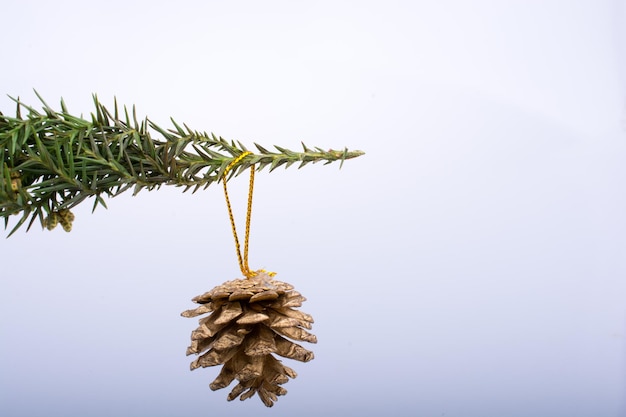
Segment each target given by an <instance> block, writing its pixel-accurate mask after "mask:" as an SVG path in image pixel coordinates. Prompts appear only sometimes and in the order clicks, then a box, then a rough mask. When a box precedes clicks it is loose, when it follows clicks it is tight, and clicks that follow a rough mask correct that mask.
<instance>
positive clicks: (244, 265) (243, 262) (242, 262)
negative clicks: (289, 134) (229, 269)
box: [222, 152, 256, 278]
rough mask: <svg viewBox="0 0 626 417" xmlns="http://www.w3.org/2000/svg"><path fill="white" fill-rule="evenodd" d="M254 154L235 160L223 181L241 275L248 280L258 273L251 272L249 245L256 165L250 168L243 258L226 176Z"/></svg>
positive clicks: (248, 153) (229, 165)
mask: <svg viewBox="0 0 626 417" xmlns="http://www.w3.org/2000/svg"><path fill="white" fill-rule="evenodd" d="M251 153H252V152H244V153H242V154H241V155H239V156H238V157H237V158H235V159H234V160H233V161H232V162H231V163H230V164H228V166H227V167H226V169H225V170H224V174H223V176H222V181H223V183H224V197H225V198H226V206H227V207H228V217H229V218H230V225H231V227H232V230H233V237H234V238H235V247H236V248H237V260H238V261H239V269H241V273H242V274H243V275H245V276H246V277H247V278H251V277H253V276H255V275H256V272H254V271H250V266H249V265H248V243H249V241H250V219H251V217H252V192H253V189H254V165H252V166H251V167H250V185H249V190H248V209H247V211H246V234H245V238H244V245H243V257H242V256H241V245H240V244H239V238H238V237H237V227H236V225H235V217H234V216H233V210H232V208H231V205H230V199H229V198H228V190H227V189H226V181H227V178H226V176H227V175H228V172H229V171H230V170H231V169H232V168H233V167H234V166H235V165H237V163H239V162H240V161H241V160H242V159H243V158H245V157H246V156H248V155H250V154H251Z"/></svg>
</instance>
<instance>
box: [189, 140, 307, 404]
mask: <svg viewBox="0 0 626 417" xmlns="http://www.w3.org/2000/svg"><path fill="white" fill-rule="evenodd" d="M248 154H249V152H244V153H242V154H241V155H240V156H239V157H238V158H236V159H235V160H234V161H233V162H231V163H230V165H229V166H228V167H227V168H226V169H225V170H224V174H223V176H222V180H223V184H224V196H225V198H226V205H227V207H228V214H229V217H230V221H231V225H232V230H233V236H234V238H235V246H236V249H237V257H238V260H239V267H240V269H241V272H242V274H243V275H244V278H240V279H235V280H232V281H228V282H225V283H223V284H222V285H219V286H217V287H215V288H213V289H212V290H211V291H209V292H207V293H205V294H202V295H200V296H197V297H195V298H194V299H193V301H194V302H195V303H197V304H200V306H199V307H197V308H195V309H192V310H187V311H185V312H183V313H182V316H183V317H197V316H202V315H204V314H208V315H207V316H205V317H203V318H201V319H200V320H199V323H200V324H199V327H198V328H197V329H196V330H194V331H193V332H192V333H191V345H190V346H189V347H188V348H187V355H191V354H196V355H200V356H199V357H198V358H197V359H196V360H194V361H193V362H192V363H191V370H194V369H197V368H200V367H202V368H205V367H209V366H217V365H222V370H221V371H220V373H219V375H218V376H217V378H215V380H214V381H213V382H212V383H211V384H210V385H209V387H210V388H211V389H212V390H214V391H215V390H218V389H221V388H225V387H227V386H229V385H230V384H231V383H232V382H233V381H234V380H235V379H236V380H237V381H238V384H237V385H235V387H234V388H233V389H232V390H231V392H230V394H228V397H227V400H228V401H232V400H234V399H235V398H237V397H240V398H241V400H245V399H248V398H250V397H252V396H253V395H254V394H255V393H256V394H258V396H259V398H260V399H261V401H263V403H264V404H265V405H266V406H267V407H271V406H272V405H274V402H275V401H276V400H277V399H278V396H279V395H285V394H286V393H287V390H286V389H284V388H283V387H281V385H282V384H284V383H286V382H287V381H289V378H295V377H296V375H297V374H296V372H295V371H294V370H293V369H291V368H289V367H288V366H285V365H283V364H282V362H281V361H280V360H278V359H277V358H276V357H275V356H274V355H278V356H281V357H284V358H289V359H295V360H298V361H301V362H308V361H310V360H311V359H313V357H314V356H313V352H311V351H309V350H307V349H305V348H303V347H302V346H300V345H299V344H297V343H294V342H293V340H296V341H305V342H309V343H317V338H316V337H315V336H314V335H313V334H311V333H309V332H307V331H306V330H305V329H311V326H312V323H313V318H312V317H311V316H310V315H308V314H306V313H303V312H301V311H298V310H296V309H294V307H300V306H301V305H302V303H303V302H304V301H305V300H306V299H305V298H304V297H303V296H302V295H301V294H300V293H299V292H297V291H295V290H294V287H293V286H292V285H290V284H288V283H285V282H281V281H277V280H274V279H273V277H274V275H275V273H273V272H267V271H264V270H259V271H251V270H250V268H249V266H248V241H249V235H250V216H251V212H252V190H253V186H254V166H252V167H251V168H250V188H249V193H248V210H247V216H246V234H245V241H244V254H243V256H242V255H241V250H240V245H239V239H238V237H237V231H236V227H235V221H234V217H233V214H232V209H231V205H230V200H229V198H228V191H227V189H226V178H227V177H226V176H227V174H228V172H229V171H230V170H231V169H232V168H233V167H234V166H235V165H236V164H237V163H238V162H239V161H241V160H242V159H243V158H244V157H245V156H246V155H248ZM290 339H291V340H290Z"/></svg>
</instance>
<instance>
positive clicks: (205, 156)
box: [0, 96, 363, 236]
mask: <svg viewBox="0 0 626 417" xmlns="http://www.w3.org/2000/svg"><path fill="white" fill-rule="evenodd" d="M39 99H40V100H41V102H42V103H43V112H42V113H40V112H38V111H37V110H35V109H34V108H32V107H30V106H27V105H26V104H24V103H22V102H21V101H19V99H13V100H14V101H15V102H16V103H17V110H16V116H15V117H9V116H5V115H3V114H2V113H0V159H2V161H3V162H2V167H1V168H2V171H1V172H0V216H1V217H3V218H4V224H5V228H7V226H8V222H9V217H10V216H11V215H14V214H20V213H21V214H22V217H21V218H20V219H19V220H18V222H17V224H16V225H15V226H14V227H13V229H12V230H11V232H10V233H9V236H10V235H11V234H13V233H14V232H15V231H16V230H17V229H19V227H20V226H22V225H23V224H24V223H25V222H26V221H27V220H28V218H29V217H30V221H29V223H28V228H27V230H28V229H30V227H31V226H32V224H33V222H34V221H35V219H37V218H38V219H39V220H40V223H41V225H42V227H48V229H51V228H52V227H54V226H55V225H56V223H57V222H61V223H62V225H63V227H64V228H65V229H66V230H68V231H69V229H71V220H72V219H73V215H72V214H71V212H69V209H71V208H72V207H74V206H76V205H77V204H79V203H81V202H83V201H84V200H85V199H87V198H88V197H94V198H95V200H94V206H93V209H94V210H95V208H96V207H97V206H98V204H100V205H103V206H104V207H106V204H105V202H104V199H103V198H102V196H103V195H106V196H109V197H114V196H116V195H118V194H120V193H122V192H124V191H126V190H128V189H130V188H133V189H134V191H133V192H134V194H137V193H138V192H139V191H141V190H142V189H144V188H145V189H147V190H153V189H155V188H159V187H160V186H161V185H163V184H166V185H175V186H179V187H184V188H185V189H184V192H185V191H187V190H189V189H191V188H193V192H196V191H197V190H198V189H200V188H207V187H208V186H209V185H211V184H212V183H214V182H217V181H219V180H220V179H221V177H222V174H223V172H224V170H225V169H226V167H227V166H228V164H229V163H230V162H231V161H232V160H233V159H235V158H236V157H237V156H239V155H241V154H242V153H243V152H246V151H247V149H246V148H245V146H243V145H242V144H241V143H239V142H237V143H235V142H234V141H230V142H229V141H227V140H225V139H223V138H221V137H217V136H215V135H214V134H211V135H209V134H207V133H206V132H204V133H200V132H197V131H193V130H191V129H190V128H189V127H187V125H183V126H180V125H179V124H177V123H176V122H175V121H174V120H172V124H173V126H174V129H169V130H166V129H163V128H161V127H159V126H158V125H156V124H154V123H153V122H152V121H150V120H148V119H144V120H142V121H138V119H137V115H136V113H135V108H134V107H133V109H132V116H131V115H129V112H128V109H127V108H126V107H124V109H123V114H120V113H119V111H118V106H117V102H115V106H114V111H113V114H111V112H109V111H108V110H107V109H106V108H105V107H104V106H103V105H102V104H101V103H100V102H99V101H98V98H97V97H96V96H94V98H93V99H94V104H95V107H96V112H95V114H91V120H85V119H83V118H82V117H77V116H73V115H71V114H70V113H69V112H68V111H67V108H66V106H65V103H64V102H63V101H62V100H61V111H60V112H57V111H54V110H53V109H52V108H51V107H50V106H48V105H47V104H46V103H45V101H44V100H43V99H42V98H41V97H39ZM23 110H25V111H26V112H27V115H26V117H24V118H23V117H22V111H23ZM151 131H154V132H157V133H158V134H160V136H162V138H160V139H155V138H153V137H152V134H151ZM255 146H256V148H257V149H258V151H259V152H258V153H253V154H250V155H247V156H246V157H245V158H244V159H243V160H242V161H241V162H240V163H239V165H238V166H237V167H235V168H234V169H232V171H231V172H230V173H229V177H231V176H233V175H238V174H239V173H241V172H243V171H244V170H245V169H246V168H249V167H250V166H252V165H257V166H258V170H261V169H263V168H265V167H266V166H268V167H269V171H270V172H271V171H273V170H274V169H276V168H278V167H280V166H283V165H284V166H285V167H289V166H290V165H292V164H293V163H296V162H299V163H300V166H299V167H303V166H304V165H306V164H308V163H311V162H312V163H315V162H319V161H324V162H325V164H328V163H331V162H334V161H340V162H341V164H343V161H344V160H346V159H351V158H355V157H358V156H360V155H363V152H361V151H348V150H347V149H345V150H341V151H337V150H332V149H331V150H328V151H324V150H322V149H320V148H315V149H310V148H308V147H307V146H306V145H304V144H302V146H303V148H304V150H303V152H294V151H291V150H288V149H285V148H282V147H279V146H275V148H276V152H272V151H269V150H267V149H266V148H264V147H262V146H260V145H257V144H255Z"/></svg>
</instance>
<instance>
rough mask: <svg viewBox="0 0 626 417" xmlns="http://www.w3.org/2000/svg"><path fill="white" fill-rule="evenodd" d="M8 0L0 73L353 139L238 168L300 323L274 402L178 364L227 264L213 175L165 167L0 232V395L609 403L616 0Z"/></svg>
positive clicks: (623, 241)
mask: <svg viewBox="0 0 626 417" xmlns="http://www.w3.org/2000/svg"><path fill="white" fill-rule="evenodd" d="M6 3H7V4H5V5H3V7H2V11H1V12H0V13H1V14H2V17H3V19H2V21H3V24H2V26H1V27H0V33H1V34H2V36H1V38H2V54H1V56H2V58H1V65H0V74H1V77H0V85H1V87H2V88H0V90H1V91H0V92H1V93H6V94H10V95H12V96H18V95H19V96H20V97H21V98H22V99H23V100H24V101H26V102H28V103H32V104H37V102H36V98H35V96H34V94H33V92H32V88H36V89H37V90H38V91H39V92H40V93H41V94H42V95H43V96H44V97H45V98H46V100H47V101H48V102H49V103H50V104H51V105H54V106H55V107H56V105H57V103H58V99H59V98H60V97H61V96H63V98H64V99H65V101H66V103H67V105H68V106H69V108H70V110H71V111H73V112H75V113H84V114H88V113H89V112H90V111H92V109H93V107H92V105H91V103H90V100H91V93H98V94H99V97H100V99H101V100H102V101H103V102H104V103H105V104H108V105H112V103H113V97H114V96H117V99H118V102H120V103H125V104H129V105H131V104H136V105H137V109H138V114H139V115H148V116H149V117H150V118H151V119H152V120H154V121H155V122H157V123H158V124H161V125H165V126H168V123H169V117H170V116H172V117H174V118H175V119H176V120H177V121H180V122H185V123H187V124H188V125H189V126H190V127H192V128H194V129H198V130H207V131H213V132H215V133H216V134H219V135H222V136H224V137H226V138H229V139H238V140H241V141H242V142H243V143H245V144H247V145H251V144H252V142H253V141H255V142H258V143H260V144H264V145H272V144H277V145H281V146H286V147H291V148H298V147H299V146H300V141H301V140H302V141H304V142H305V143H307V144H309V145H311V146H320V147H323V148H329V147H335V148H342V147H344V146H347V147H349V148H351V149H362V150H364V151H366V152H367V154H366V155H365V156H364V157H362V158H359V159H357V160H354V161H349V162H347V163H346V164H345V165H344V168H343V169H342V170H341V171H339V170H338V169H337V166H327V167H322V166H307V167H306V168H305V169H302V170H299V171H298V170H296V169H295V168H290V169H289V170H286V171H284V170H279V171H276V172H274V173H272V174H267V173H262V174H260V175H258V177H257V188H256V195H255V209H254V215H253V226H252V243H251V260H250V262H251V265H252V266H253V267H255V268H266V269H269V270H273V271H277V272H278V273H279V274H278V276H277V278H278V279H281V280H284V281H287V282H290V283H292V284H294V285H295V286H296V288H297V289H298V290H299V291H300V292H302V293H303V294H304V295H305V296H307V298H308V301H307V302H306V303H305V304H304V306H303V310H304V311H306V312H308V313H310V314H312V315H313V316H314V317H315V319H316V322H315V325H314V332H315V333H316V334H317V336H318V338H319V343H318V344H317V345H316V346H313V348H314V351H315V354H316V358H315V360H314V361H312V362H310V363H307V364H301V363H294V362H290V363H289V365H290V366H292V367H293V368H295V369H296V370H297V371H298V373H299V376H298V378H297V379H295V380H293V381H291V382H289V383H288V384H287V385H286V386H285V387H286V388H287V389H288V390H289V393H288V395H287V396H285V397H281V398H280V400H279V401H278V403H277V404H276V405H275V406H274V408H272V409H266V408H265V407H264V406H263V405H262V404H261V403H260V401H259V400H258V399H257V398H254V399H253V400H249V401H246V402H243V403H242V402H240V401H235V402H233V403H227V402H226V401H225V397H226V394H227V391H226V390H221V391H217V392H212V391H210V390H209V388H208V384H209V383H210V381H212V379H213V378H214V377H215V375H216V373H217V369H204V370H196V371H194V372H190V371H189V369H188V368H189V362H190V360H191V359H192V358H187V357H185V355H184V353H185V348H186V346H187V344H188V341H189V334H190V332H191V330H192V329H193V328H194V327H195V324H196V322H195V320H190V319H184V318H181V317H180V316H179V314H180V312H181V311H182V310H185V309H187V308H191V307H192V303H191V301H190V299H191V298H192V297H193V296H195V295H197V294H200V293H202V292H204V291H206V290H209V289H210V288H212V287H213V286H215V285H217V284H220V283H221V282H223V281H225V280H229V279H233V278H236V277H238V276H239V273H238V267H237V263H236V258H235V254H234V245H233V242H232V236H231V234H230V230H229V228H230V226H229V224H228V219H227V215H226V210H225V205H224V200H223V196H222V191H221V189H220V188H218V187H210V188H209V189H208V190H206V191H204V192H198V193H196V194H194V195H192V194H182V192H181V191H182V190H181V189H177V188H163V189H161V190H160V191H156V192H142V193H140V194H139V195H138V196H136V197H132V196H131V195H123V196H120V197H117V198H115V199H111V200H108V201H107V203H108V205H109V209H108V210H105V209H101V208H99V209H98V210H96V212H95V214H93V215H92V214H90V209H91V207H90V204H89V203H86V204H84V206H80V207H77V208H76V209H75V210H74V211H75V214H76V220H75V222H74V230H73V231H72V232H71V233H69V234H66V233H64V232H63V231H62V230H55V231H54V232H47V231H41V230H39V229H38V228H34V230H31V231H30V232H29V233H24V232H22V231H20V232H18V233H17V234H16V235H14V236H13V237H11V238H10V239H8V240H4V241H3V242H2V243H0V245H1V246H0V248H1V250H2V263H3V266H2V270H1V272H0V274H1V279H0V336H1V339H2V341H1V344H0V415H2V416H15V417H17V416H29V417H35V416H48V417H49V416H94V417H95V416H154V417H156V416H192V415H193V416H216V415H219V416H226V415H228V416H250V415H251V414H252V413H254V415H257V416H270V415H271V416H296V415H297V416H301V417H306V416H322V415H323V416H345V415H350V416H352V415H354V416H357V415H358V416H383V415H385V416H398V417H400V416H448V417H450V416H462V417H469V416H483V417H484V416H506V417H509V416H510V417H512V416H552V417H554V416H564V417H565V416H567V417H576V416H581V417H586V416H595V417H609V416H624V415H626V333H625V332H626V302H625V298H626V276H625V275H626V164H625V161H626V130H625V123H626V122H625V118H624V116H625V113H624V104H625V102H626V65H625V64H626V61H625V56H626V53H625V51H624V48H625V45H626V30H625V27H626V11H625V5H624V2H623V1H619V0H615V1H611V0H589V1H567V2H566V1H551V0H544V1H533V0H528V1H486V0H485V1H440V2H435V1H432V2H417V1H416V2H408V1H406V2H402V1H374V2H372V1H369V2H368V1H359V2H356V1H354V2H341V1H337V2H335V1H332V2H326V1H321V2H295V1H283V2H275V1H269V2H253V1H230V2H212V1H204V2H200V1H198V2H190V1H179V2H168V3H166V2H159V1H154V2H153V1H150V2H149V1H143V2H133V1H108V2H103V1H100V2H90V1H56V2H49V1H19V2H6ZM13 107H14V106H13V104H12V103H11V101H10V100H9V99H8V98H6V97H5V98H3V99H0V110H2V111H3V112H5V113H9V114H10V113H12V112H13ZM231 192H232V195H233V200H234V204H235V206H236V208H237V216H238V219H239V220H242V219H243V213H244V211H243V208H244V205H245V192H246V180H245V178H243V177H240V178H239V179H238V180H236V181H232V182H231Z"/></svg>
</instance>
